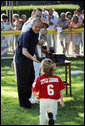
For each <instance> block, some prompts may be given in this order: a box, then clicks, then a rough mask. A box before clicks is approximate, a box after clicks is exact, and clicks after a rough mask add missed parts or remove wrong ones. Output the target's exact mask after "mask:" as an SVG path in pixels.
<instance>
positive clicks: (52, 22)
mask: <svg viewBox="0 0 85 126" xmlns="http://www.w3.org/2000/svg"><path fill="white" fill-rule="evenodd" d="M53 12H54V11H53V9H50V10H49V17H48V19H49V27H48V29H55V26H56V25H57V23H58V18H57V17H56V16H55V15H53ZM47 42H48V49H50V47H54V52H57V42H56V33H50V34H47Z"/></svg>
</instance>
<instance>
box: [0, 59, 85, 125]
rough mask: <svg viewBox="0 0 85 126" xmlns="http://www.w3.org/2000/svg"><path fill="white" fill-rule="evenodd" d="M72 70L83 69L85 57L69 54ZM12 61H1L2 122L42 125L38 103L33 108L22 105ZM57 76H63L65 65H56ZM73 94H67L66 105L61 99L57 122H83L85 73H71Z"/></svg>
mask: <svg viewBox="0 0 85 126" xmlns="http://www.w3.org/2000/svg"><path fill="white" fill-rule="evenodd" d="M66 59H67V60H70V61H71V70H72V71H75V70H81V71H84V58H83V57H77V58H75V57H68V58H66ZM11 62H12V60H1V125H39V104H34V105H33V107H32V109H25V108H20V106H19V102H18V94H17V84H16V78H15V74H14V71H12V69H11ZM56 75H59V76H60V77H61V79H64V67H62V68H57V71H56ZM71 81H72V97H70V96H69V95H66V94H65V90H63V91H62V92H63V97H64V101H65V107H64V108H62V107H61V106H60V104H59V100H58V114H57V116H56V117H57V120H56V123H55V124H56V125H84V75H83V74H79V75H72V78H71Z"/></svg>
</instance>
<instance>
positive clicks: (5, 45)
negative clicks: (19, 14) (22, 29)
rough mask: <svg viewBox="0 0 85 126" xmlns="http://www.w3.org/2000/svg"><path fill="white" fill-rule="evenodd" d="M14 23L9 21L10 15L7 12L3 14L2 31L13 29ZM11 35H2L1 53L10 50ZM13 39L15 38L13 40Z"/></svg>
mask: <svg viewBox="0 0 85 126" xmlns="http://www.w3.org/2000/svg"><path fill="white" fill-rule="evenodd" d="M11 28H12V25H11V23H9V22H8V16H7V15H6V14H2V15H1V31H9V30H11ZM11 39H12V38H11V35H2V36H1V50H2V51H1V55H3V54H5V53H7V52H8V47H9V46H8V45H10V44H9V43H10V40H11ZM12 41H13V40H12ZM4 52H5V53H4Z"/></svg>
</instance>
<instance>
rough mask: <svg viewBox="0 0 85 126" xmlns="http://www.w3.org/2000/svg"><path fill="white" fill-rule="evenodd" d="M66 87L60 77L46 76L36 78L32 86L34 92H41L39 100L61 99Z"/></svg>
mask: <svg viewBox="0 0 85 126" xmlns="http://www.w3.org/2000/svg"><path fill="white" fill-rule="evenodd" d="M64 88H65V85H64V83H63V81H62V80H61V79H60V77H58V76H56V75H53V76H51V77H48V76H46V75H45V74H43V75H40V76H38V77H37V78H36V80H35V81H34V83H33V85H32V92H33V91H36V92H39V99H41V98H47V99H59V98H60V90H62V89H64Z"/></svg>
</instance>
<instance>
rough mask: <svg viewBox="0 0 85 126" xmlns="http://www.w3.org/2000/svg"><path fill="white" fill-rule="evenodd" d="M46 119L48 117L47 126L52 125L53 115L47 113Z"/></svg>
mask: <svg viewBox="0 0 85 126" xmlns="http://www.w3.org/2000/svg"><path fill="white" fill-rule="evenodd" d="M48 117H49V122H48V124H49V125H54V119H53V114H52V113H51V112H49V113H48Z"/></svg>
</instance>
